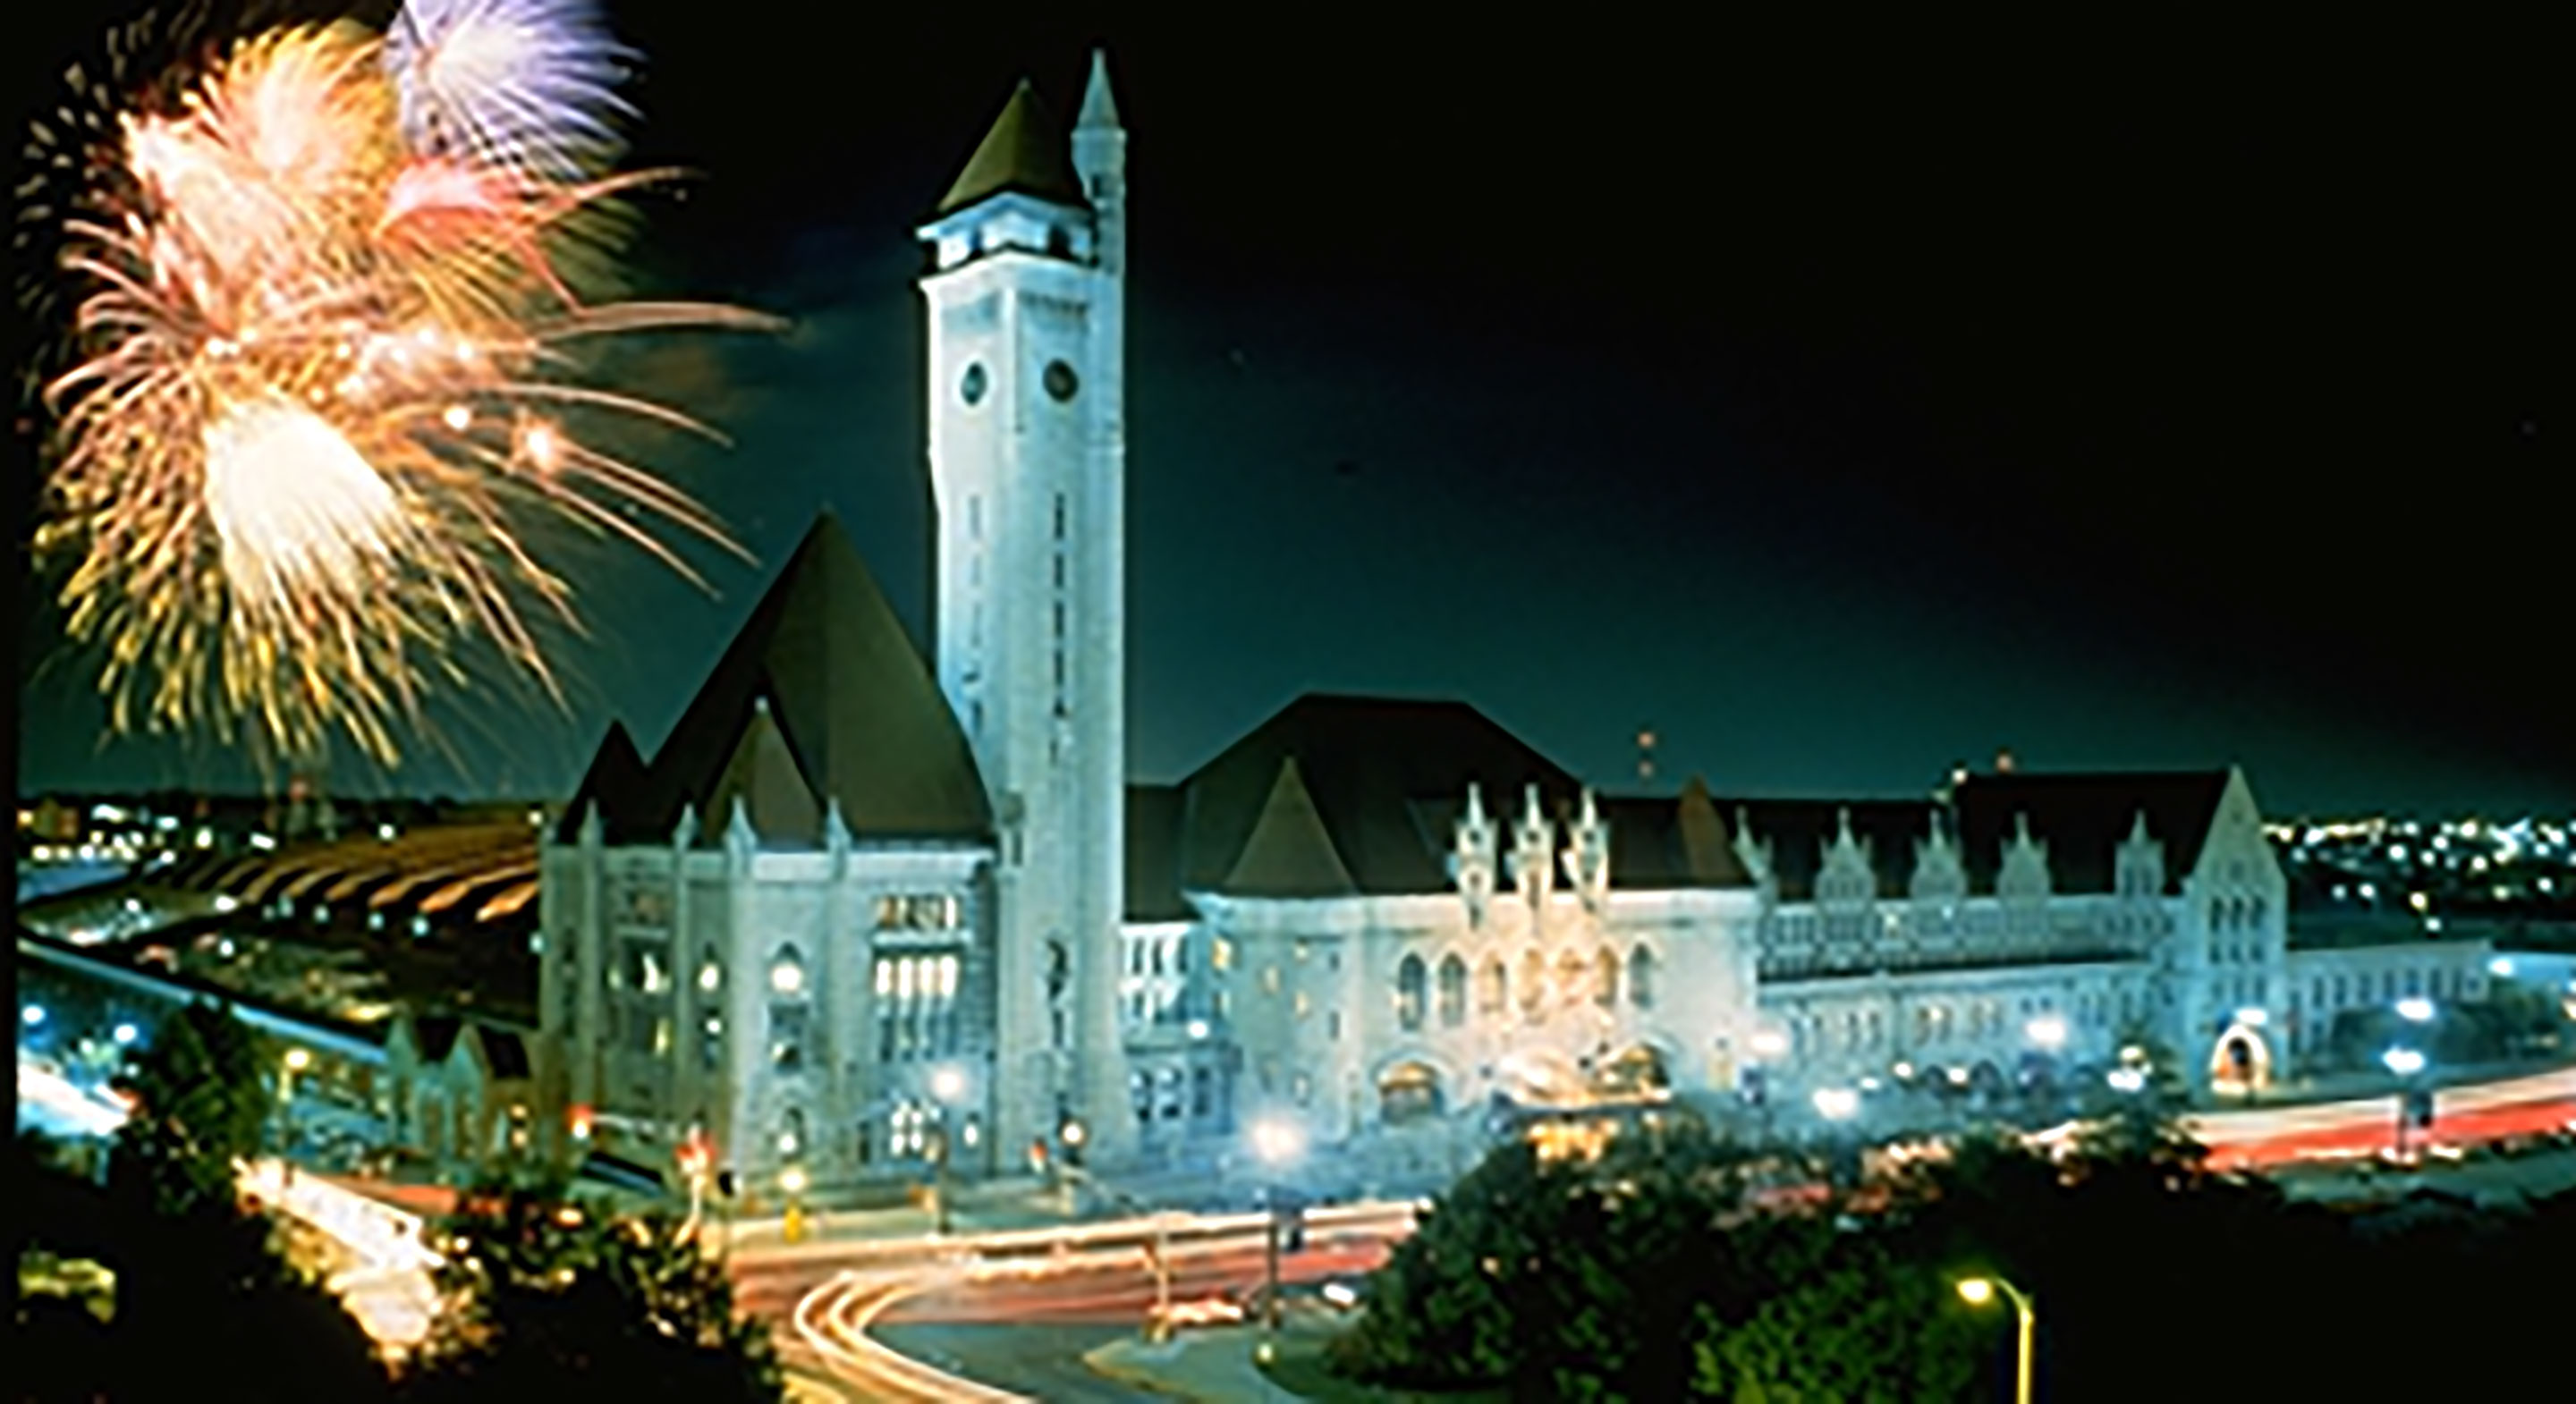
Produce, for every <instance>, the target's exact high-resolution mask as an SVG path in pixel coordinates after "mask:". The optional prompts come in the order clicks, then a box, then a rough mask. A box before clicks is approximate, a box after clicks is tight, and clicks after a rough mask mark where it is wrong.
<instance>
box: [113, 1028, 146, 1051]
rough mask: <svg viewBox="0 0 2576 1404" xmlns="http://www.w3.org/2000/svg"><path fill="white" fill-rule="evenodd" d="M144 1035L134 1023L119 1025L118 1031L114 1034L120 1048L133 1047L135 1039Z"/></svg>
mask: <svg viewBox="0 0 2576 1404" xmlns="http://www.w3.org/2000/svg"><path fill="white" fill-rule="evenodd" d="M142 1036H143V1035H142V1033H141V1031H140V1030H138V1029H136V1028H135V1027H134V1026H133V1025H132V1024H119V1025H117V1026H116V1033H115V1034H114V1037H115V1039H116V1044H117V1046H118V1047H120V1048H131V1047H133V1046H134V1040H136V1039H138V1038H141V1037H142Z"/></svg>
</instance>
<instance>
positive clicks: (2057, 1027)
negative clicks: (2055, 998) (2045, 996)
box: [2022, 1014, 2066, 1051]
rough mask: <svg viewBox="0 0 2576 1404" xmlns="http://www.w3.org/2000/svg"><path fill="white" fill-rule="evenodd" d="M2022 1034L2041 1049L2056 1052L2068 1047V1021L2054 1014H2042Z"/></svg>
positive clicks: (2024, 1028)
mask: <svg viewBox="0 0 2576 1404" xmlns="http://www.w3.org/2000/svg"><path fill="white" fill-rule="evenodd" d="M2022 1032H2023V1033H2024V1034H2027V1035H2028V1036H2029V1038H2030V1041H2031V1042H2032V1043H2033V1044H2034V1045H2036V1046H2038V1047H2041V1048H2046V1049H2049V1050H2051V1051H2055V1050H2056V1049H2060V1048H2063V1047H2065V1046H2066V1021H2065V1020H2064V1019H2061V1018H2059V1017H2058V1016H2056V1015H2054V1014H2042V1015H2040V1016H2039V1017H2038V1018H2036V1019H2033V1020H2031V1021H2030V1023H2029V1024H2028V1025H2026V1026H2024V1027H2023V1029H2022Z"/></svg>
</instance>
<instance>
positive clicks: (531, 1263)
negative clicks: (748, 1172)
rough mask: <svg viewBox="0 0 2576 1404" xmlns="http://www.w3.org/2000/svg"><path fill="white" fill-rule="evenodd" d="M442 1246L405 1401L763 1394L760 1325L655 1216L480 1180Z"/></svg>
mask: <svg viewBox="0 0 2576 1404" xmlns="http://www.w3.org/2000/svg"><path fill="white" fill-rule="evenodd" d="M466 1203H467V1205H468V1206H469V1207H468V1208H467V1210H466V1211H465V1212H464V1213H463V1214H462V1215H461V1216H460V1218H459V1220H458V1221H457V1222H456V1223H455V1224H454V1225H453V1226H452V1231H453V1234H454V1237H453V1238H451V1240H450V1241H449V1242H448V1243H447V1244H446V1245H445V1246H444V1249H443V1251H444V1254H445V1257H446V1259H447V1265H446V1267H445V1269H444V1270H443V1271H442V1272H441V1275H440V1276H441V1281H440V1284H439V1285H440V1289H441V1292H442V1293H443V1294H445V1295H447V1296H448V1297H449V1299H450V1300H451V1301H452V1302H453V1303H454V1306H453V1307H452V1309H451V1310H450V1311H449V1312H448V1313H447V1314H446V1315H445V1316H444V1317H442V1318H441V1320H440V1322H439V1323H438V1325H437V1327H436V1328H435V1329H434V1331H433V1333H432V1335H431V1338H430V1340H429V1341H428V1342H427V1343H426V1344H425V1345H424V1346H423V1348H422V1350H421V1352H420V1354H419V1356H418V1358H417V1360H416V1362H415V1365H414V1367H413V1368H412V1369H411V1370H410V1372H409V1373H408V1376H407V1378H406V1380H405V1382H404V1390H403V1392H404V1395H405V1397H407V1398H409V1399H412V1400H416V1401H421V1402H422V1404H443V1401H447V1400H480V1399H549V1398H591V1397H599V1398H614V1399H624V1400H664V1399H667V1400H673V1401H681V1400H687V1401H693V1402H694V1404H727V1401H763V1402H764V1404H766V1401H775V1400H778V1399H780V1398H781V1397H782V1393H781V1391H782V1378H781V1375H780V1371H779V1368H778V1363H777V1359H776V1355H775V1352H774V1351H773V1349H772V1347H771V1345H770V1341H769V1336H768V1332H767V1331H766V1329H765V1328H763V1327H762V1326H760V1325H759V1324H757V1323H755V1322H752V1321H750V1320H747V1319H746V1318H744V1317H743V1316H742V1315H741V1314H739V1313H738V1312H736V1311H735V1310H734V1305H733V1287H732V1283H731V1282H730V1281H729V1280H728V1279H727V1278H726V1277H725V1275H724V1270H723V1268H722V1267H721V1266H720V1265H718V1264H717V1263H716V1262H715V1261H714V1260H712V1259H710V1258H708V1257H707V1256H706V1255H705V1254H704V1253H703V1252H702V1251H700V1249H699V1247H698V1245H697V1243H696V1242H695V1241H694V1240H689V1239H683V1238H682V1237H681V1235H680V1232H679V1228H680V1225H679V1224H678V1222H677V1221H676V1220H674V1219H672V1218H671V1217H670V1216H668V1215H664V1214H647V1215H643V1216H639V1217H631V1218H618V1219H609V1218H605V1217H602V1216H600V1215H599V1214H597V1213H595V1212H593V1211H592V1210H590V1209H589V1208H587V1207H584V1206H582V1205H579V1204H577V1203H574V1202H572V1201H570V1200H568V1199H567V1198H565V1197H564V1195H563V1192H562V1188H561V1186H560V1185H555V1184H489V1185H485V1186H483V1187H481V1188H479V1189H477V1190H475V1191H474V1192H472V1193H470V1194H469V1195H467V1196H466Z"/></svg>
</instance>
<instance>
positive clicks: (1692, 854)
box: [1600, 777, 1753, 891]
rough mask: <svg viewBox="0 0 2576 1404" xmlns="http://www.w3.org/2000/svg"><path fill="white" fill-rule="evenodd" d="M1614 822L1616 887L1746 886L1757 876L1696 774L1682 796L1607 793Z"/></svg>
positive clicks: (1606, 812) (1606, 807)
mask: <svg viewBox="0 0 2576 1404" xmlns="http://www.w3.org/2000/svg"><path fill="white" fill-rule="evenodd" d="M1600 813H1601V820H1602V822H1603V823H1605V824H1608V825H1609V826H1610V885H1611V887H1613V888H1615V889H1622V890H1628V891H1641V890H1642V891H1654V890H1660V889H1670V888H1683V887H1743V886H1746V885H1748V884H1750V883H1751V882H1752V881H1753V879H1752V877H1751V876H1750V875H1748V874H1747V873H1746V872H1745V871H1744V863H1743V860H1742V859H1740V858H1738V857H1737V856H1736V854H1735V842H1734V839H1733V838H1732V837H1731V836H1730V834H1729V832H1728V829H1727V825H1726V821H1725V820H1724V819H1722V818H1721V817H1720V816H1719V815H1718V812H1717V809H1716V806H1715V805H1714V804H1713V803H1712V802H1711V801H1710V799H1709V795H1708V786H1707V785H1706V784H1705V783H1703V782H1701V781H1700V780H1699V779H1698V778H1696V777H1694V778H1693V779H1692V780H1691V781H1690V782H1689V783H1688V784H1686V785H1684V786H1683V787H1682V792H1681V794H1680V796H1679V797H1678V798H1674V799H1666V798H1663V797H1662V796H1659V795H1658V796H1645V795H1605V796H1603V797H1602V798H1601V800H1600Z"/></svg>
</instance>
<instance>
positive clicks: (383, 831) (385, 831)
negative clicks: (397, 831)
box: [376, 824, 394, 843]
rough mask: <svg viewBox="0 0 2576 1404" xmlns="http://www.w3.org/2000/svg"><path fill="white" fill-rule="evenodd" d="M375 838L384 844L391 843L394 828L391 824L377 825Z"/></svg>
mask: <svg viewBox="0 0 2576 1404" xmlns="http://www.w3.org/2000/svg"><path fill="white" fill-rule="evenodd" d="M376 837H377V838H378V839H379V840H381V841H383V842H385V843H391V842H393V841H394V826H393V825H391V824H378V825H377V826H376Z"/></svg>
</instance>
